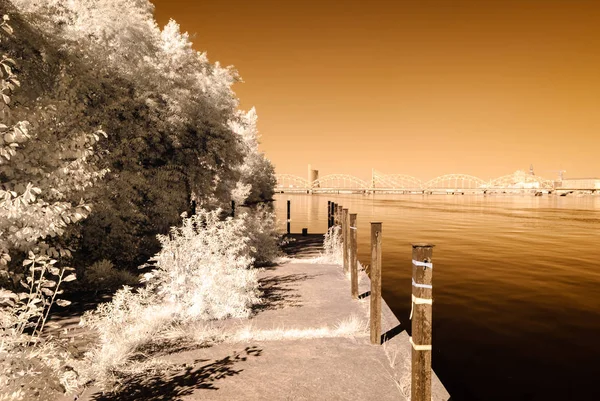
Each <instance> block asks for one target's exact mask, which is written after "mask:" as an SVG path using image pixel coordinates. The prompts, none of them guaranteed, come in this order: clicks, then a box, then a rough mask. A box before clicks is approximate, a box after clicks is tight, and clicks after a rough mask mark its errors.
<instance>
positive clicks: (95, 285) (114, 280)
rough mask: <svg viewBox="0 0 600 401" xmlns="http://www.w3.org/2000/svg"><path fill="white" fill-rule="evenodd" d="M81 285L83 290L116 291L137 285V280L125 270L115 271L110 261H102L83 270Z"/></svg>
mask: <svg viewBox="0 0 600 401" xmlns="http://www.w3.org/2000/svg"><path fill="white" fill-rule="evenodd" d="M81 284H82V285H81V288H82V289H85V290H96V291H98V290H101V289H106V290H116V289H118V288H120V287H123V286H124V285H127V286H135V285H137V284H139V278H138V277H137V276H136V275H134V274H132V273H131V272H129V271H127V270H119V269H115V268H114V266H113V264H112V262H111V261H110V260H106V259H103V260H100V261H98V262H96V263H94V264H92V265H91V266H90V267H88V268H87V269H85V273H84V276H83V280H81Z"/></svg>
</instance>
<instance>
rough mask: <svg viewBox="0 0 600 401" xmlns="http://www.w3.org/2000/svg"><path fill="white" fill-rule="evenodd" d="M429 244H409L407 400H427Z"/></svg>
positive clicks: (429, 348)
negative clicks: (409, 370) (409, 364)
mask: <svg viewBox="0 0 600 401" xmlns="http://www.w3.org/2000/svg"><path fill="white" fill-rule="evenodd" d="M432 251H433V245H430V244H413V245H412V301H411V304H412V305H411V318H412V337H411V338H410V343H411V344H412V381H411V383H412V384H411V401H430V400H431V309H432V308H431V307H432V294H433V287H432V285H431V276H432V270H433V263H432V262H431V254H432Z"/></svg>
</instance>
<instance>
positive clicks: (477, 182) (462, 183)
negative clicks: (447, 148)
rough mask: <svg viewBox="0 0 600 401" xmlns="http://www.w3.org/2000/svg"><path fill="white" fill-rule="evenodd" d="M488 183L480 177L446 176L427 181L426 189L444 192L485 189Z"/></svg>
mask: <svg viewBox="0 0 600 401" xmlns="http://www.w3.org/2000/svg"><path fill="white" fill-rule="evenodd" d="M487 186H488V182H486V181H484V180H482V179H481V178H479V177H475V176H473V175H468V174H446V175H442V176H439V177H436V178H433V179H431V180H429V181H427V182H426V183H425V184H424V185H423V188H424V189H429V190H434V189H444V190H451V189H454V190H460V189H485V188H487Z"/></svg>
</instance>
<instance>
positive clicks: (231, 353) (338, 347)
mask: <svg viewBox="0 0 600 401" xmlns="http://www.w3.org/2000/svg"><path fill="white" fill-rule="evenodd" d="M322 238H323V237H322V236H320V235H310V236H307V237H301V236H295V239H296V241H292V242H290V243H289V244H288V245H287V246H286V250H287V252H288V253H289V254H290V258H289V259H286V260H285V261H284V262H282V263H280V264H278V265H276V266H272V267H268V268H265V269H263V270H262V271H261V272H260V273H259V281H260V289H261V291H262V292H263V296H262V303H261V304H260V305H258V306H257V307H256V308H255V311H254V313H253V316H252V317H251V318H250V319H228V320H224V321H221V322H216V323H215V324H213V325H212V330H214V331H215V332H219V333H220V334H219V338H220V339H221V340H220V341H217V342H215V344H214V345H212V346H209V347H203V348H200V347H195V348H194V347H183V350H181V351H179V352H173V353H169V354H165V355H161V356H158V358H159V359H162V360H163V361H165V362H168V363H172V364H175V365H177V366H179V367H180V369H179V370H177V371H170V372H169V373H164V372H156V373H155V374H152V375H147V376H145V377H136V378H135V379H133V380H129V381H128V382H126V383H125V384H124V386H122V388H121V390H120V391H119V392H118V393H113V394H104V395H103V394H101V393H99V392H98V391H97V389H94V388H89V389H87V390H86V391H85V392H84V393H83V394H81V396H80V398H79V400H80V401H82V400H134V399H135V400H140V399H143V400H173V399H185V400H208V399H210V400H265V399H269V400H315V399H323V400H325V399H326V400H351V399H352V400H354V399H377V400H407V399H409V393H408V394H407V393H406V389H407V388H406V383H405V382H403V380H405V379H406V378H407V377H408V378H410V372H409V371H408V370H407V366H410V363H409V361H408V360H407V359H406V357H407V356H408V357H410V349H409V348H408V347H410V345H409V343H408V337H407V336H406V332H405V331H404V332H399V331H400V330H401V326H399V323H398V321H397V319H395V317H394V316H393V314H392V313H391V311H390V310H389V308H387V305H385V303H384V308H383V309H384V318H383V330H384V333H385V332H386V331H388V332H389V331H390V330H392V331H391V332H389V334H388V335H389V336H390V337H391V338H390V340H389V341H387V342H386V343H384V345H382V346H373V345H370V342H369V336H368V331H367V327H368V326H367V325H368V305H369V304H368V297H364V298H362V299H361V300H358V301H356V300H352V298H351V296H350V288H349V281H348V279H347V278H346V277H345V275H344V274H343V272H342V269H341V267H340V266H339V265H335V264H326V263H314V262H315V259H314V257H315V256H316V255H318V253H319V252H320V246H321V243H322ZM360 284H361V293H363V292H366V288H367V287H368V278H367V277H366V276H363V277H362V279H361V283H360ZM399 327H400V330H399ZM398 332H399V333H398ZM391 333H398V334H397V335H394V336H393V337H392V336H391V335H390V334H391ZM407 362H408V365H407ZM409 381H410V380H409ZM433 387H434V398H433V400H447V399H448V393H447V392H446V391H445V390H444V389H443V386H441V383H440V382H439V380H438V379H437V377H434V386H433ZM72 399H73V397H72V396H70V397H68V396H65V397H64V398H63V400H65V401H66V400H72Z"/></svg>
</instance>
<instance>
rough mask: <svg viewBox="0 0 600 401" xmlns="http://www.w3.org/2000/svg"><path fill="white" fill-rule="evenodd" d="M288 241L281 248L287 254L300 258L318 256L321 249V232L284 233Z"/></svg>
mask: <svg viewBox="0 0 600 401" xmlns="http://www.w3.org/2000/svg"><path fill="white" fill-rule="evenodd" d="M284 238H285V239H287V240H288V241H289V242H288V243H287V244H285V245H282V247H281V249H282V250H283V252H285V253H286V254H287V255H289V256H292V257H296V258H302V257H313V256H318V255H319V254H320V253H321V252H322V251H323V234H307V235H302V234H286V235H285V236H284Z"/></svg>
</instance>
